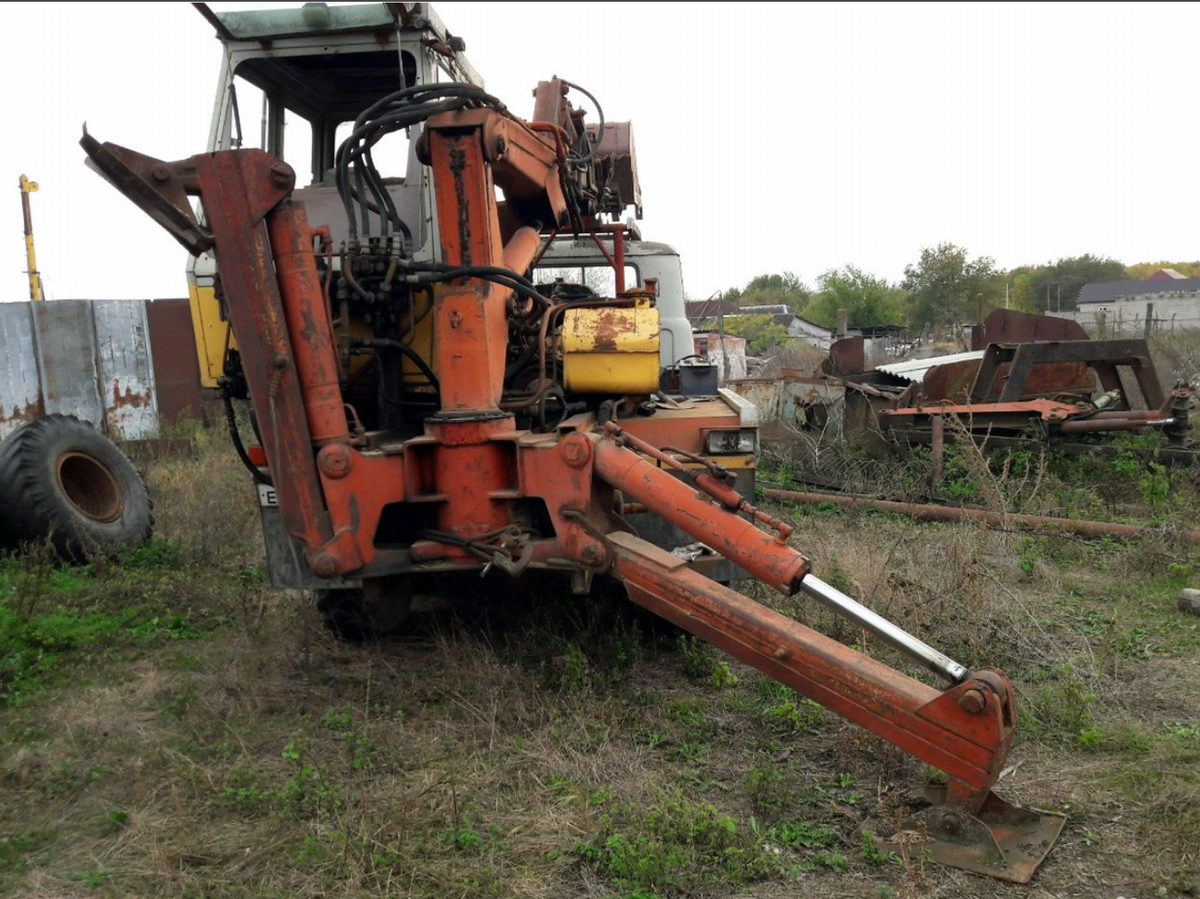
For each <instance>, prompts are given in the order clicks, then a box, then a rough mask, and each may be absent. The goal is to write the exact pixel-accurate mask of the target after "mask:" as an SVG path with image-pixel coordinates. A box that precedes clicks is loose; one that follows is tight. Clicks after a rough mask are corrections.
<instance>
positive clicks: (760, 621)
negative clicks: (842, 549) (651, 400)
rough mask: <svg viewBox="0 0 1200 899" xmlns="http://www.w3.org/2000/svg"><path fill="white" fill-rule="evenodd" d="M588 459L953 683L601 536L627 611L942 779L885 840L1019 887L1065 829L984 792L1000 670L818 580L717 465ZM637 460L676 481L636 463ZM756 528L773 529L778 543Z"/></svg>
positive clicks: (1003, 680) (1005, 716)
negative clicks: (892, 663) (910, 839)
mask: <svg viewBox="0 0 1200 899" xmlns="http://www.w3.org/2000/svg"><path fill="white" fill-rule="evenodd" d="M631 446H632V447H633V448H635V449H637V450H638V451H639V452H640V453H641V454H642V455H639V453H635V452H632V451H631V450H630V449H629V448H627V447H631ZM595 450H596V455H595V472H596V474H597V476H598V477H599V478H600V479H601V480H603V481H605V482H607V483H608V484H610V485H612V486H613V487H615V488H616V489H617V490H619V491H620V492H621V494H622V496H623V497H624V498H626V499H628V500H630V501H633V502H638V503H642V504H644V505H645V506H646V507H647V508H648V509H649V510H650V511H652V512H655V513H657V514H659V515H661V516H662V517H664V518H666V519H667V520H668V521H671V522H672V523H673V524H675V525H676V526H677V527H679V528H680V529H682V530H683V531H685V532H687V533H689V534H691V536H693V537H694V538H695V539H696V540H699V541H701V542H703V543H705V544H706V545H708V546H709V547H711V548H713V549H714V550H716V551H717V552H719V553H721V554H722V555H724V556H725V557H726V558H728V559H730V560H731V561H733V562H735V563H737V564H738V565H740V566H742V568H744V569H745V570H746V571H747V572H749V573H750V574H752V575H754V576H755V577H757V578H759V579H760V580H762V581H764V582H766V583H768V584H770V585H771V586H773V587H774V588H775V589H777V590H779V591H780V592H781V593H783V594H784V595H789V596H790V595H794V594H796V593H803V594H804V595H806V596H809V597H811V598H812V599H815V600H817V601H818V602H820V603H821V604H823V605H825V606H827V607H828V608H830V609H832V610H833V611H834V612H836V613H838V614H839V615H842V616H845V617H846V618H848V619H850V620H851V621H853V622H854V623H855V624H856V625H858V626H859V627H861V628H863V629H865V630H867V631H869V632H870V633H872V634H874V635H876V636H877V637H879V638H880V639H882V640H883V641H884V642H886V643H888V644H890V645H891V646H893V647H895V648H896V649H898V650H900V651H901V652H902V653H904V654H905V655H906V656H908V657H909V658H910V659H912V660H914V661H915V662H917V663H919V664H920V665H922V666H924V667H926V668H928V669H929V670H931V671H933V672H934V673H936V674H938V675H940V676H941V677H943V678H945V679H946V680H947V681H949V683H950V686H949V687H948V688H947V689H945V690H938V689H936V688H934V687H932V686H929V685H928V684H925V683H923V682H921V681H919V680H916V679H915V678H912V677H908V676H907V675H904V674H902V673H900V672H898V671H895V670H894V669H892V668H889V667H888V666H887V665H885V664H883V663H882V662H880V661H878V660H876V659H874V658H871V657H870V656H867V655H864V654H863V653H860V652H856V651H855V650H853V649H851V648H850V647H848V646H845V645H843V644H841V643H839V642H837V641H836V640H833V639H830V638H829V637H826V636H824V635H823V634H820V633H818V632H817V631H814V630H812V629H811V628H808V627H805V626H804V625H802V624H799V623H798V622H796V621H793V620H791V619H790V618H787V617H785V616H784V615H781V614H779V613H778V612H775V611H773V610H771V609H769V608H767V607H765V606H763V605H761V604H759V603H757V602H754V601H753V600H750V599H748V598H747V597H745V596H742V595H741V594H739V593H737V592H735V591H733V590H730V589H728V588H727V587H724V586H722V585H720V584H718V583H716V582H715V581H712V580H710V579H709V578H707V577H705V576H703V575H702V574H700V573H699V572H697V571H694V570H692V569H691V568H689V567H688V565H687V563H686V562H685V561H684V560H683V559H682V558H680V557H679V556H676V555H673V554H671V553H669V552H666V551H664V550H662V549H660V548H658V547H656V546H654V545H653V544H650V543H647V542H646V541H644V540H642V539H640V538H638V537H637V536H635V535H632V534H629V533H624V532H614V533H610V534H608V535H607V540H608V544H609V547H610V551H611V554H612V567H611V573H612V574H613V575H615V576H616V577H617V578H619V579H620V580H621V581H623V582H624V584H625V587H626V589H627V591H628V593H629V596H630V598H631V599H632V600H633V601H634V602H635V603H637V604H638V605H641V606H643V607H645V608H646V609H648V610H649V611H651V612H653V613H654V614H656V615H658V616H660V617H662V618H665V619H667V620H668V621H671V622H672V623H674V624H676V625H677V626H679V627H681V628H683V629H684V630H686V631H689V632H690V633H692V634H695V635H696V636H697V637H700V638H701V639H703V640H705V641H707V642H709V643H711V644H712V645H713V646H716V647H718V648H719V649H721V650H723V651H725V652H727V653H729V654H730V655H731V656H734V657H735V658H737V659H740V660H741V661H743V662H745V663H746V664H748V665H751V666H753V667H755V668H757V669H758V670H759V671H762V672H763V673H764V674H766V675H768V676H769V677H772V678H774V679H775V680H777V681H779V682H780V683H782V684H785V685H786V686H788V687H791V688H792V689H794V690H795V691H796V692H797V693H799V694H800V695H802V696H806V697H808V698H809V699H812V700H814V701H816V702H818V703H820V704H821V705H823V706H825V707H826V708H828V709H830V710H832V711H834V712H836V713H837V714H839V715H841V716H842V717H843V718H846V719H848V720H850V721H853V722H854V723H855V724H858V725H860V726H862V727H864V728H866V729H867V730H869V731H871V732H872V733H875V734H877V735H878V736H880V737H882V738H883V739H885V740H887V741H888V742H889V743H892V744H893V745H895V746H897V747H899V748H900V749H902V750H903V751H904V752H906V753H908V754H910V755H912V756H915V757H916V758H918V759H921V760H922V761H924V762H926V763H928V764H929V765H931V766H932V767H934V768H936V769H938V770H939V771H942V772H944V773H945V775H946V779H947V783H946V784H945V785H944V786H942V787H939V788H930V789H927V791H926V795H925V797H924V800H925V803H927V805H926V807H925V808H924V809H922V810H921V811H919V812H917V813H916V814H915V815H913V816H912V817H910V819H909V820H908V821H907V822H906V824H905V825H904V827H902V829H901V833H900V834H897V836H896V837H895V838H893V839H894V840H896V841H897V842H898V841H899V840H902V839H904V836H903V835H904V834H905V833H914V832H915V833H916V834H919V835H920V836H922V837H924V838H925V839H926V844H925V847H924V848H925V849H927V850H928V851H929V853H930V854H931V856H932V858H933V859H934V860H935V861H937V862H940V863H942V864H946V865H950V866H953V867H957V868H963V869H965V870H968V871H974V872H977V873H980V874H987V875H990V876H992V877H998V878H1001V879H1004V880H1011V881H1016V882H1018V883H1026V882H1028V881H1029V879H1030V878H1031V877H1032V876H1033V873H1034V871H1036V870H1037V867H1038V865H1040V864H1041V862H1042V860H1043V859H1044V858H1045V857H1046V855H1047V853H1048V852H1049V851H1050V848H1051V846H1052V845H1053V844H1054V842H1055V840H1056V839H1057V838H1058V835H1059V833H1060V832H1061V830H1062V828H1063V825H1064V823H1065V821H1066V818H1065V816H1063V815H1060V814H1056V813H1050V812H1044V811H1038V810H1033V809H1024V808H1019V807H1017V806H1014V805H1011V804H1009V803H1007V802H1005V801H1004V800H1002V799H1000V798H999V797H998V796H996V795H995V794H994V793H993V792H992V791H991V788H992V786H993V784H995V782H996V780H997V779H998V778H999V776H1000V772H1001V771H1002V770H1003V767H1004V764H1005V760H1006V758H1007V756H1008V752H1009V748H1010V747H1011V745H1012V739H1013V733H1014V730H1015V727H1016V709H1015V707H1014V698H1013V687H1012V684H1011V682H1010V681H1009V679H1008V678H1007V677H1006V676H1005V675H1004V674H1003V672H1001V671H998V670H996V669H992V668H981V669H978V670H975V671H971V670H968V669H967V668H966V667H965V666H963V665H961V664H959V663H957V662H955V661H953V660H952V659H950V658H948V657H947V656H946V655H944V654H943V653H941V652H939V651H938V650H936V649H934V648H933V647H931V646H929V645H928V644H926V643H924V642H923V641H921V640H920V639H918V638H917V637H915V636H913V635H912V634H909V633H907V632H905V631H904V630H903V629H902V628H900V627H897V626H896V625H895V624H893V623H892V622H890V621H888V620H887V619H885V618H883V617H881V616H880V615H877V614H876V613H874V612H872V611H871V610H870V609H867V608H866V607H864V606H863V605H861V604H860V603H858V602H856V601H855V600H854V599H852V598H851V597H849V596H847V595H846V594H844V593H842V592H841V591H839V590H837V589H835V588H834V587H832V586H830V585H829V584H827V583H825V582H824V581H822V580H820V579H818V578H817V577H815V576H814V575H813V574H811V573H810V570H809V563H808V560H807V559H805V558H804V556H802V555H801V554H800V553H798V552H797V551H796V550H794V549H792V548H791V547H790V546H789V545H788V544H787V536H788V534H789V533H790V528H788V527H787V525H785V524H783V523H782V522H778V521H775V520H774V519H771V518H770V517H769V516H767V515H765V514H764V513H762V512H761V511H760V510H757V509H755V508H754V507H753V506H751V505H750V504H749V503H747V502H746V500H744V499H743V498H742V497H741V496H739V495H738V494H737V493H736V492H734V491H733V490H732V489H731V488H730V487H729V486H728V482H725V483H722V475H721V472H720V471H719V469H716V467H715V466H713V467H712V468H710V469H709V470H708V471H706V472H704V473H702V474H699V475H696V474H695V470H694V469H687V468H684V467H683V466H682V464H681V463H680V461H679V460H678V459H676V458H675V457H674V456H673V455H672V454H671V453H670V452H663V451H661V450H657V449H655V448H653V447H650V446H648V445H646V444H644V443H642V442H641V441H639V440H637V439H636V438H633V437H631V436H630V435H628V434H625V433H624V432H622V431H621V430H620V429H619V428H618V427H616V426H615V425H609V426H607V429H606V434H605V439H600V440H598V441H597V442H596V444H595ZM646 455H648V456H650V457H651V458H655V459H657V460H658V462H659V463H661V464H662V465H665V466H666V467H670V468H674V469H676V470H677V471H679V472H681V473H682V474H684V476H685V479H684V480H680V479H679V478H677V477H675V476H673V475H672V474H670V473H668V471H666V470H664V469H663V468H662V467H657V466H655V465H654V464H651V463H650V462H648V461H646V459H645V458H644V456H646ZM702 471H703V469H702ZM689 478H690V483H689V482H688V479H689ZM755 520H758V521H760V522H763V523H766V524H768V526H772V527H773V528H774V529H775V533H774V535H772V534H769V533H767V532H766V531H764V530H762V529H760V528H758V527H756V526H755V525H754V524H753V521H755ZM918 838H919V837H918Z"/></svg>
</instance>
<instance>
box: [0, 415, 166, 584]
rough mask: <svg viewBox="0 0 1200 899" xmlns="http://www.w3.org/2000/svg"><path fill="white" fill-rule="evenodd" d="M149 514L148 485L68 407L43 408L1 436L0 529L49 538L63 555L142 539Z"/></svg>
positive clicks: (14, 536)
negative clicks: (64, 411)
mask: <svg viewBox="0 0 1200 899" xmlns="http://www.w3.org/2000/svg"><path fill="white" fill-rule="evenodd" d="M153 526H154V516H153V513H152V510H151V506H150V497H149V495H148V494H147V493H146V485H145V484H144V483H143V482H142V478H141V476H140V475H139V474H138V472H137V469H135V468H134V467H133V463H132V462H130V461H129V459H128V458H126V456H125V454H124V453H122V452H121V451H120V450H119V449H118V448H117V446H116V444H114V443H113V442H112V441H111V440H109V439H108V438H107V437H105V436H104V435H103V434H101V433H100V432H99V431H97V430H96V429H95V428H93V427H92V426H91V425H90V424H88V423H87V422H84V421H80V420H79V419H78V418H75V417H74V416H71V415H47V416H45V417H43V418H38V419H35V420H33V421H31V422H29V423H28V424H26V425H23V426H22V427H20V428H18V429H17V430H16V431H14V432H13V433H12V434H10V435H9V436H8V438H7V439H6V440H5V441H4V442H3V443H0V536H2V537H3V538H4V540H5V542H7V543H8V544H10V545H16V544H20V543H25V542H41V541H44V540H46V539H49V541H50V543H51V545H53V547H54V550H55V552H56V553H57V554H58V556H59V558H61V559H63V560H64V561H71V562H81V561H86V560H87V559H88V558H89V557H90V556H91V555H93V554H95V553H103V552H106V551H110V550H114V549H119V548H125V547H134V546H140V545H141V544H143V543H145V542H146V541H147V540H148V539H150V533H151V530H152V529H153Z"/></svg>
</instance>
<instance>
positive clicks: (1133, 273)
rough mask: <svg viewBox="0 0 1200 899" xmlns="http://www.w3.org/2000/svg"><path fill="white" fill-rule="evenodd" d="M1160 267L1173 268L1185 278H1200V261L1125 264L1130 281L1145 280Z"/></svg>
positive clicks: (1114, 279) (1126, 275) (1115, 279)
mask: <svg viewBox="0 0 1200 899" xmlns="http://www.w3.org/2000/svg"><path fill="white" fill-rule="evenodd" d="M1160 268H1173V269H1175V271H1177V272H1179V274H1181V275H1183V276H1184V277H1185V278H1200V262H1135V263H1134V264H1133V265H1127V266H1125V277H1126V278H1128V279H1129V280H1130V281H1145V280H1146V279H1147V278H1149V277H1150V276H1151V275H1153V274H1154V273H1155V272H1156V271H1158V270H1159V269H1160ZM1111 280H1113V281H1117V280H1121V279H1119V278H1113V279H1111Z"/></svg>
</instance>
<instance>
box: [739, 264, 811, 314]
mask: <svg viewBox="0 0 1200 899" xmlns="http://www.w3.org/2000/svg"><path fill="white" fill-rule="evenodd" d="M810 296H811V291H809V289H808V287H806V286H805V284H804V282H803V281H801V280H800V279H799V278H798V277H796V275H794V274H793V273H792V272H784V273H783V274H782V275H758V276H757V277H755V278H751V279H750V282H749V283H748V284H747V285H746V286H745V287H731V288H730V289H729V290H727V291H725V299H726V300H727V301H728V302H731V303H737V304H738V305H739V306H777V305H784V306H787V307H788V308H789V309H791V310H792V311H793V312H799V311H800V310H801V309H803V308H804V306H805V305H806V304H807V303H808V300H809V297H810Z"/></svg>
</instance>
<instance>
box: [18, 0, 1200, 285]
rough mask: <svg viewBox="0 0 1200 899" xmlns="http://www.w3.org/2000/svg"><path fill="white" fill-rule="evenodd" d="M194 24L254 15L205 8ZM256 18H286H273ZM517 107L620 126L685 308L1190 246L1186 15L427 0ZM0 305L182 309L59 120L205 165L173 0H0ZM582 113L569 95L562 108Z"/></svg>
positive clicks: (1191, 66) (1072, 8) (199, 52)
mask: <svg viewBox="0 0 1200 899" xmlns="http://www.w3.org/2000/svg"><path fill="white" fill-rule="evenodd" d="M212 5H213V6H214V7H215V8H218V9H226V8H232V9H238V8H250V7H262V6H267V5H271V4H263V3H258V4H255V3H214V4H212ZM281 5H300V4H299V3H296V4H281ZM435 8H436V9H438V11H439V13H440V14H441V16H442V18H443V19H444V20H445V22H446V24H447V26H448V27H449V28H450V29H451V31H452V32H453V33H455V34H458V35H461V36H463V37H464V38H465V39H466V42H467V56H468V58H470V60H471V61H472V63H473V64H474V65H475V67H476V68H477V69H478V70H479V72H480V73H481V74H482V75H483V76H484V78H485V79H486V80H487V86H488V88H489V90H490V91H491V92H492V93H494V94H496V95H497V96H499V97H500V98H501V99H504V100H505V101H506V102H508V103H509V105H510V107H511V108H512V109H513V110H514V111H515V112H516V113H518V114H519V115H525V116H528V115H529V114H530V113H531V112H532V100H531V98H530V90H531V89H532V87H533V86H534V85H535V84H536V83H537V81H538V80H540V79H544V78H547V77H549V76H551V75H554V74H558V75H560V76H561V77H564V78H568V79H570V80H572V81H575V82H577V83H579V84H582V85H584V86H585V87H587V88H589V89H590V90H591V91H592V92H593V93H594V94H596V95H597V97H598V98H599V99H600V101H601V102H602V103H603V104H604V110H605V113H606V115H607V116H608V117H609V118H610V119H612V120H625V119H630V120H632V121H633V123H634V129H635V137H636V144H637V151H638V166H639V169H640V174H641V181H642V191H643V196H644V199H645V209H646V218H645V220H644V221H643V223H642V226H643V233H644V235H645V236H646V237H647V238H648V239H656V240H663V241H666V242H669V243H671V244H674V245H675V246H676V247H677V248H678V249H679V250H680V252H681V254H682V255H683V263H684V272H685V282H686V285H687V289H688V293H689V294H690V295H691V296H693V297H705V296H708V295H709V294H711V293H713V292H714V291H717V290H721V289H723V288H727V287H730V286H733V285H740V284H743V283H744V282H745V281H747V280H748V279H749V278H751V277H753V276H754V275H756V274H760V273H763V272H770V271H783V270H791V271H794V272H796V273H797V274H798V275H800V276H801V277H802V278H803V279H805V280H806V281H809V282H810V283H811V282H812V281H814V280H815V279H816V277H817V276H818V275H819V274H820V273H821V272H823V271H825V270H827V269H829V268H833V267H837V266H841V265H844V264H846V263H854V264H856V265H858V266H860V267H862V268H864V269H866V270H868V271H871V272H874V273H876V274H879V275H883V276H885V277H887V278H889V279H899V278H900V277H901V276H902V275H903V271H904V266H905V264H906V263H909V262H912V261H914V260H915V259H916V258H917V256H918V254H919V252H920V249H921V247H922V246H931V245H934V244H936V243H938V242H940V241H946V240H949V241H954V242H956V243H959V244H962V245H965V246H966V247H967V248H968V249H969V250H970V251H971V252H972V253H974V254H986V255H990V256H992V257H994V258H995V259H996V261H997V262H998V263H999V264H1000V265H1001V266H1003V267H1012V266H1015V265H1020V264H1023V263H1037V262H1044V261H1048V260H1052V259H1055V258H1058V257H1062V256H1071V255H1077V254H1081V253H1085V252H1091V253H1096V254H1102V255H1109V256H1113V257H1115V258H1117V259H1120V260H1122V261H1124V262H1138V261H1151V260H1159V259H1194V258H1196V257H1197V256H1198V255H1200V252H1198V247H1200V242H1198V240H1197V238H1198V237H1200V214H1198V213H1200V173H1198V169H1197V155H1196V154H1197V149H1198V148H1200V115H1198V114H1197V111H1198V110H1200V102H1198V98H1197V93H1198V86H1200V77H1198V76H1197V69H1196V41H1197V37H1198V36H1200V4H1195V3H1188V4H1171V5H1158V4H1150V3H1139V4H1102V3H1089V4H1063V5H1051V4H996V5H950V4H942V3H938V4H930V5H924V4H921V5H906V4H890V3H889V4H880V5H876V4H862V5H791V4H786V5H785V4H769V5H759V4H752V3H719V4H718V3H711V4H709V3H688V4H682V3H671V4H667V3H662V4H659V3H650V2H644V3H631V4H615V3H614V4H583V3H580V4H570V3H540V4H523V3H512V2H506V3H496V4H489V3H455V2H446V3H440V4H435ZM3 14H4V17H5V30H6V33H8V34H9V35H10V36H20V37H19V38H16V37H14V39H13V40H10V41H8V42H7V44H6V47H5V52H4V53H3V54H0V73H2V82H0V83H2V84H3V87H4V90H3V94H2V99H0V104H2V108H3V113H4V114H3V121H4V123H5V128H4V139H3V141H0V175H2V176H3V179H5V180H6V181H7V182H8V183H9V185H10V187H9V192H8V200H6V201H4V203H3V204H2V205H0V211H2V215H0V222H2V223H3V226H2V227H0V234H2V235H3V241H2V242H0V243H2V247H0V300H6V301H11V300H20V299H24V298H26V297H27V296H28V288H27V282H26V279H25V275H24V274H23V271H24V268H25V262H24V245H23V242H22V237H21V215H20V208H19V206H18V203H19V194H18V191H17V190H16V187H17V179H18V175H20V174H21V173H22V172H24V173H25V174H27V175H29V177H30V178H32V179H34V180H36V181H38V182H39V183H40V185H41V191H40V192H39V193H37V194H35V195H34V196H33V198H32V199H33V204H34V225H35V232H36V236H37V248H38V262H39V267H40V268H41V270H42V272H43V274H44V278H45V281H46V285H47V287H48V289H49V293H50V295H51V296H52V297H54V298H58V299H65V298H71V297H92V298H108V297H139V298H140V297H165V296H183V295H185V292H186V287H185V281H184V266H185V261H186V260H185V253H184V251H182V250H181V249H180V248H179V247H178V245H177V244H176V243H175V242H174V241H173V240H172V239H171V238H169V237H168V236H167V235H166V233H165V232H163V231H162V230H161V229H160V228H159V227H158V226H157V225H155V224H153V223H152V222H151V221H150V220H149V219H148V218H146V217H145V215H144V214H143V213H141V212H140V211H138V210H137V209H135V207H134V206H133V205H132V204H131V203H129V202H128V201H127V200H124V199H123V198H121V197H119V196H118V195H117V194H116V193H115V191H113V189H112V188H111V187H109V186H108V185H107V184H105V183H103V182H102V181H101V179H100V178H99V177H98V176H97V175H95V174H93V173H92V172H91V171H89V170H87V169H86V168H85V167H84V165H83V152H82V151H81V150H80V149H79V147H78V145H77V142H78V139H79V133H80V125H81V124H82V122H83V121H84V120H85V119H86V120H87V122H88V125H89V128H90V129H91V131H92V133H93V134H95V135H96V136H98V137H99V138H100V139H101V140H111V141H114V142H116V143H119V144H124V145H126V146H129V147H132V148H134V149H136V150H139V151H141V152H144V153H147V154H150V155H152V156H157V157H159V158H163V159H178V158H182V157H185V156H189V155H191V154H193V153H196V152H200V151H202V150H203V149H204V145H205V141H206V139H207V134H208V126H209V116H210V109H211V104H212V100H213V95H214V92H215V89H216V80H217V73H218V65H219V56H220V53H219V44H218V43H217V41H216V39H215V38H214V37H213V36H212V29H211V28H210V26H209V25H208V24H207V23H206V22H205V21H204V20H203V19H202V18H201V17H200V15H199V14H198V13H196V12H195V11H194V10H193V9H192V7H191V5H190V4H188V3H137V4H123V3H88V4H66V3H11V4H10V3H6V4H4V8H3ZM585 105H586V104H585Z"/></svg>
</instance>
